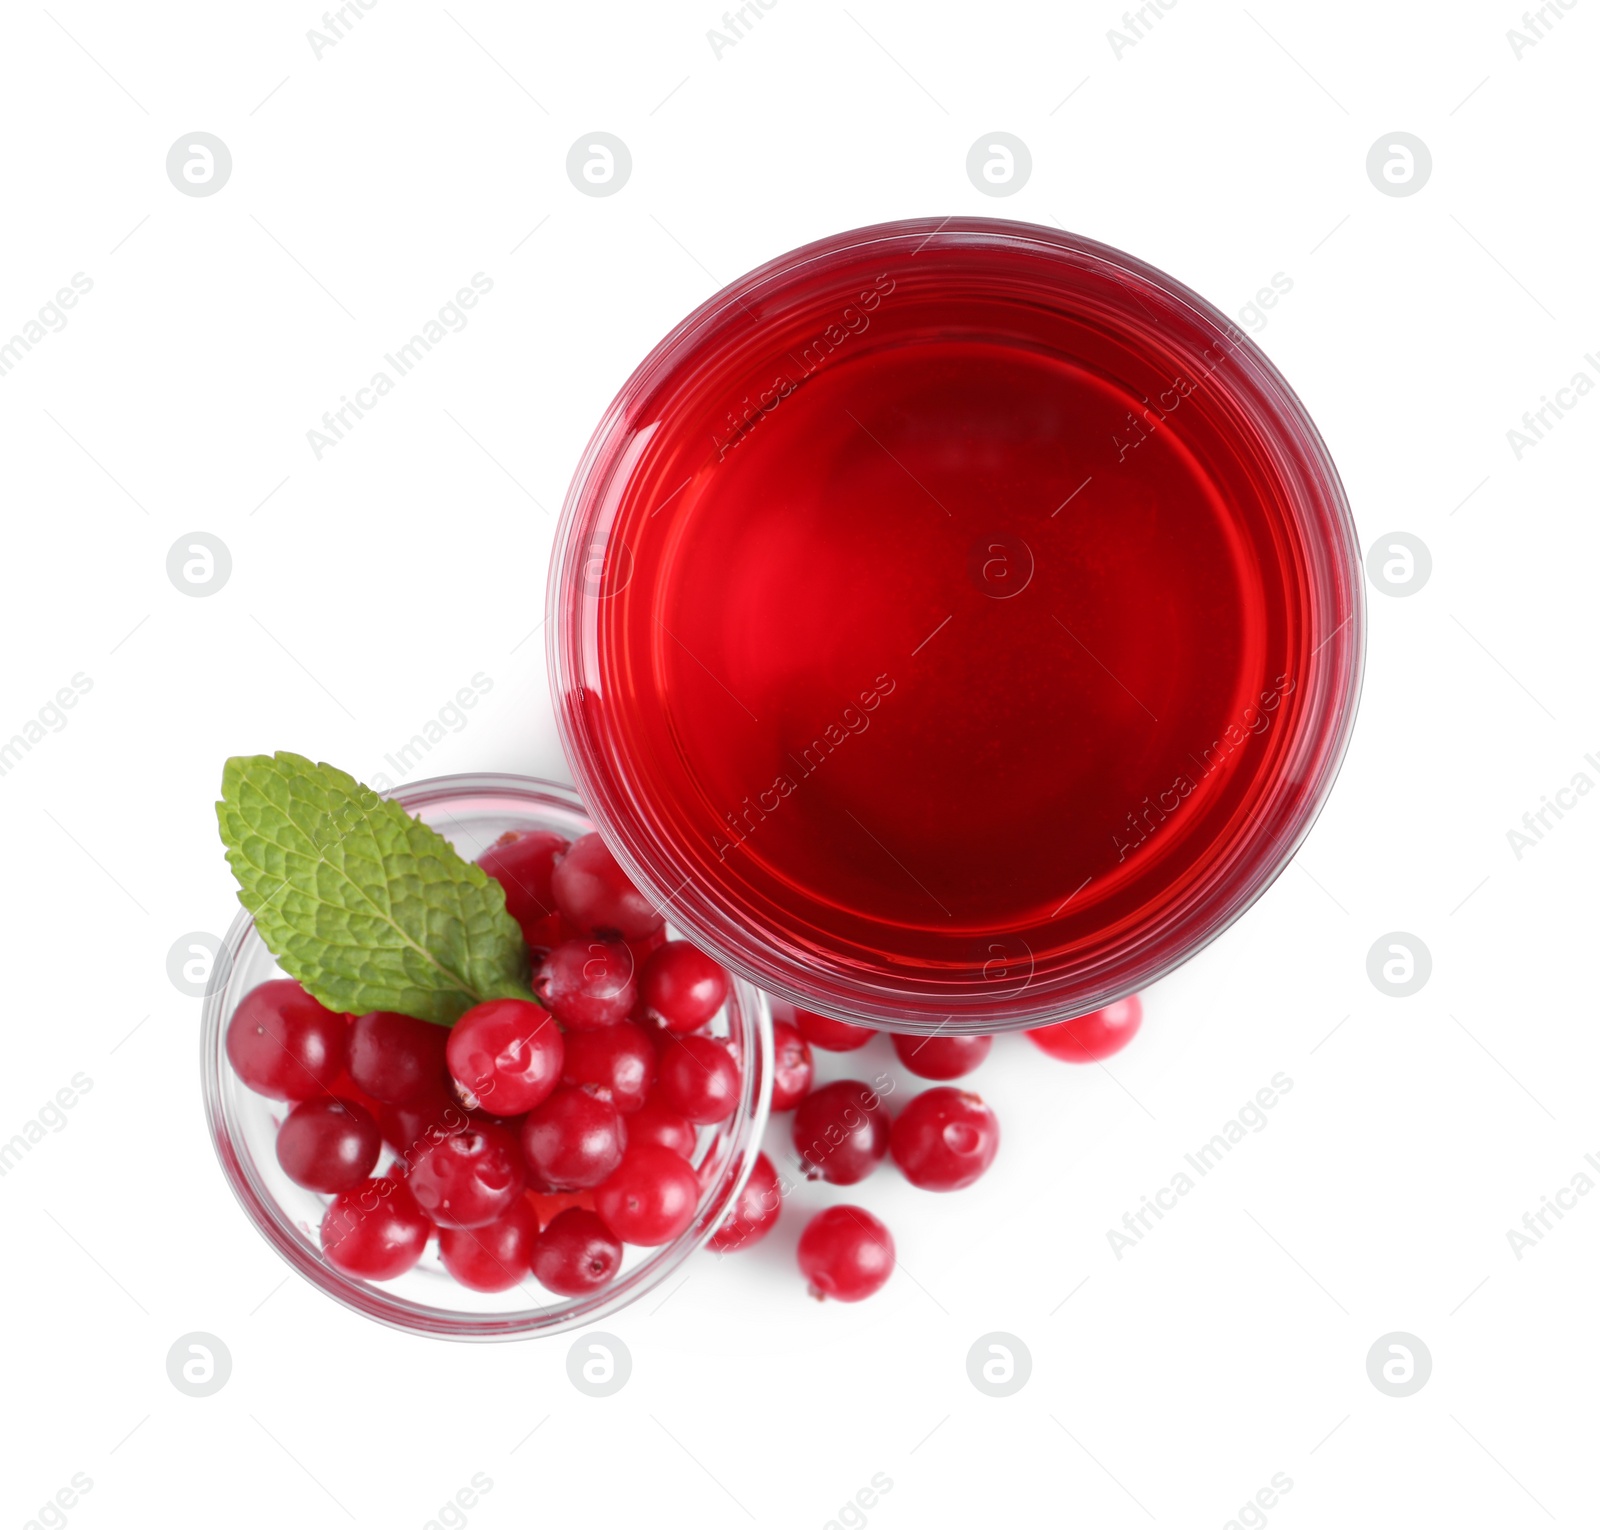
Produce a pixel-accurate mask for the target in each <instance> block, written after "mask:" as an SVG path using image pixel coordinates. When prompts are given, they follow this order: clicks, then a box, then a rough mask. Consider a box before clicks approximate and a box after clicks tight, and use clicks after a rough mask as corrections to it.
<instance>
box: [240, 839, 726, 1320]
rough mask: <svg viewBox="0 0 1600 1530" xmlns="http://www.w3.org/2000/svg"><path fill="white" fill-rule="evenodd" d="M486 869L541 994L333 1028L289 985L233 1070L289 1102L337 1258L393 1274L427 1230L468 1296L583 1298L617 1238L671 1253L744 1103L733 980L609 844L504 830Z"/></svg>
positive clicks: (596, 1282)
mask: <svg viewBox="0 0 1600 1530" xmlns="http://www.w3.org/2000/svg"><path fill="white" fill-rule="evenodd" d="M479 865H481V866H482V868H483V869H484V870H485V871H486V872H488V873H489V875H490V876H492V877H494V878H495V879H496V880H497V881H499V882H500V884H501V886H502V887H503V888H504V890H505V895H506V907H507V909H508V910H509V911H510V913H511V915H512V917H513V918H514V919H515V920H516V921H517V923H518V925H519V926H520V927H521V929H522V932H523V936H524V938H525V939H526V941H527V943H528V946H529V950H530V952H531V956H532V965H533V989H534V992H535V993H537V994H538V996H539V999H540V1001H541V1002H539V1003H537V1004H535V1003H530V1002H528V1001H526V1000H522V999H495V1000H491V1001H489V1002H488V1003H484V1004H479V1005H477V1006H476V1007H475V1008H473V1009H470V1010H468V1011H467V1012H466V1013H465V1014H464V1015H462V1016H461V1018H460V1019H459V1020H458V1021H457V1022H456V1023H455V1025H454V1026H453V1027H450V1028H445V1027H443V1026H438V1025H432V1024H429V1023H428V1022H426V1021H423V1020H416V1019H413V1018H411V1017H410V1016H409V1015H400V1014H392V1013H388V1012H384V1011H378V1012H375V1013H372V1014H366V1015H360V1016H350V1015H341V1014H336V1013H334V1012H333V1011H332V1010H329V1009H326V1008H324V1007H323V1006H322V1005H321V1004H319V1003H318V1002H317V1001H316V1000H315V999H314V998H312V997H311V996H310V994H308V993H307V992H306V991H305V990H304V989H303V988H301V987H300V985H299V984H298V983H296V982H294V981H292V980H290V979H279V980H275V981H272V982H268V983H263V984H261V985H260V986H259V987H258V988H256V989H254V990H253V991H252V992H251V993H249V994H247V995H246V996H245V998H244V1000H243V1002H242V1003H241V1004H240V1005H239V1008H238V1010H237V1011H236V1012H235V1013H234V1015H233V1017H232V1019H231V1020H230V1022H229V1025H228V1034H227V1052H228V1060H229V1062H230V1063H231V1064H232V1066H233V1068H234V1071H235V1072H236V1073H237V1074H238V1075H239V1077H240V1078H241V1079H242V1080H243V1081H244V1082H245V1083H246V1084H247V1085H249V1087H250V1088H252V1089H254V1090H256V1091H257V1092H258V1093H261V1094H264V1095H267V1096H268V1097H269V1098H271V1099H275V1100H283V1101H286V1102H288V1103H289V1105H290V1107H291V1108H290V1109H289V1112H288V1115H287V1116H286V1117H285V1118H284V1120H283V1123H282V1125H281V1126H280V1127H279V1128H278V1135H277V1154H278V1162H279V1164H280V1165H281V1166H282V1168H283V1171H284V1173H285V1174H287V1175H288V1177H289V1178H290V1179H292V1180H293V1181H294V1182H295V1183H296V1184H298V1185H302V1186H304V1187H306V1188H307V1189H310V1190H315V1191H318V1192H320V1193H322V1194H324V1195H326V1196H329V1197H331V1199H330V1201H329V1203H328V1205H327V1208H326V1211H325V1213H324V1215H323V1219H322V1225H321V1240H322V1250H323V1253H324V1255H325V1256H326V1258H327V1259H328V1261H329V1263H331V1264H333V1265H334V1266H335V1267H337V1268H338V1269H340V1270H343V1271H345V1272H346V1273H347V1274H351V1275H358V1276H361V1277H363V1278H365V1279H368V1280H392V1279H394V1278H395V1277H396V1276H398V1275H403V1274H404V1273H405V1272H406V1271H407V1270H409V1269H411V1268H412V1267H413V1266H414V1265H415V1264H416V1263H417V1261H418V1260H419V1259H421V1257H422V1255H423V1253H424V1251H425V1250H426V1248H427V1246H428V1242H429V1239H430V1238H432V1237H433V1236H434V1235H435V1234H437V1235H438V1250H439V1260H440V1262H441V1263H442V1264H443V1266H444V1268H445V1269H446V1270H447V1271H449V1273H450V1274H451V1275H453V1276H454V1277H455V1278H456V1280H458V1281H459V1282H460V1283H461V1284H462V1285H464V1286H469V1287H471V1288H472V1289H474V1290H477V1291H504V1290H508V1289H510V1288H511V1287H513V1286H517V1285H520V1284H523V1283H525V1282H526V1281H528V1279H529V1277H530V1276H531V1277H532V1278H533V1279H535V1280H537V1281H538V1282H539V1283H540V1284H541V1285H543V1286H544V1287H546V1288H547V1289H548V1290H550V1291H553V1292H555V1293H556V1294H558V1295H561V1296H579V1295H583V1294H586V1293H588V1292H590V1291H594V1290H597V1289H599V1288H600V1287H601V1286H604V1285H605V1284H607V1282H609V1281H610V1280H611V1279H613V1277H614V1276H615V1275H616V1273H617V1271H618V1270H619V1269H620V1268H621V1265H622V1252H623V1244H625V1243H631V1244H635V1245H640V1246H644V1247H653V1246H656V1245H659V1244H664V1243H670V1242H672V1241H673V1240H674V1239H675V1238H677V1237H679V1236H680V1235H681V1234H682V1233H683V1232H684V1230H685V1229H686V1228H687V1227H688V1226H689V1224H690V1223H691V1222H692V1221H693V1220H694V1217H695V1213H696V1211H697V1210H698V1208H699V1205H700V1200H701V1195H702V1191H703V1189H704V1188H705V1187H704V1186H703V1185H702V1183H701V1179H700V1175H699V1172H698V1171H697V1170H696V1167H695V1162H694V1160H695V1155H696V1152H697V1150H698V1148H699V1146H700V1128H701V1127H715V1126H718V1125H720V1124H721V1123H723V1122H725V1121H727V1120H728V1119H729V1118H730V1117H731V1116H732V1115H733V1113H734V1111H735V1109H736V1108H737V1107H738V1103H739V1099H740V1095H741V1090H742V1078H741V1073H740V1069H739V1065H738V1063H737V1062H736V1061H735V1058H734V1056H733V1053H732V1052H731V1051H730V1050H729V1047H728V1045H727V1044H726V1043H725V1042H724V1041H722V1040H719V1039H716V1038H715V1037H713V1036H711V1035H708V1034H705V1028H706V1026H707V1025H708V1024H709V1023H710V1022H711V1021H712V1020H713V1019H715V1018H716V1016H717V1015H718V1013H719V1012H720V1011H721V1010H722V1007H723V1004H724V1002H725V1001H726V999H727V996H728V976H727V973H726V972H724V971H723V969H722V968H721V967H719V966H718V965H717V964H716V963H715V962H713V961H712V960H710V958H708V957H706V956H704V955H702V954H701V952H699V951H698V950H696V949H695V948H694V947H693V946H691V945H689V944H687V943H686V942H684V941H680V940H668V939H667V936H666V931H665V928H664V927H663V923H662V918H661V915H660V914H659V913H657V912H656V910H655V909H654V908H653V907H652V906H651V904H650V903H649V902H648V901H647V900H646V899H645V898H644V897H643V896H642V895H641V894H640V893H639V892H638V891H637V889H635V888H634V887H633V885H632V884H631V883H630V882H629V881H628V879H627V878H626V876H624V874H623V872H622V870H621V868H620V867H619V866H618V865H617V863H616V861H615V860H614V859H613V858H612V856H611V854H610V852H609V851H607V850H606V848H605V846H604V844H603V843H602V842H601V840H600V838H599V836H598V835H594V834H587V835H584V836H583V837H582V838H580V839H578V840H576V841H575V842H572V843H569V842H568V841H567V840H565V839H563V838H562V837H561V836H560V835H557V834H549V833H542V832H540V833H529V834H508V835H506V836H504V837H503V838H502V839H501V840H500V841H498V842H497V843H496V844H495V845H494V846H493V848H492V849H490V850H489V851H488V852H487V853H486V854H485V855H484V856H482V857H481V859H480V861H479ZM386 1150H387V1155H386ZM385 1156H387V1157H388V1162H387V1164H386V1166H385V1167H384V1168H383V1169H382V1170H381V1171H380V1169H379V1163H380V1160H381V1159H383V1158H385Z"/></svg>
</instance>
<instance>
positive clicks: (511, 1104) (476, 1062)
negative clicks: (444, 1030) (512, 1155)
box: [444, 999, 565, 1116]
mask: <svg viewBox="0 0 1600 1530" xmlns="http://www.w3.org/2000/svg"><path fill="white" fill-rule="evenodd" d="M564 1054H565V1048H564V1047H563V1045H562V1041H561V1031H560V1029H559V1028H558V1027H557V1025H556V1023H555V1021H554V1020H553V1019H551V1017H550V1012H549V1011H548V1010H546V1009H542V1008H540V1006H539V1005H537V1004H530V1003H528V1002H527V1001H526V1000H525V999H491V1000H490V1001H489V1002H488V1003H487V1004H478V1005H474V1006H473V1008H471V1009H469V1010H468V1011H467V1012H466V1014H464V1015H463V1016H462V1017H461V1018H460V1019H459V1020H457V1021H456V1023H455V1025H454V1027H453V1028H452V1029H451V1031H450V1035H449V1039H448V1040H447V1041H446V1043H445V1049H444V1055H445V1062H446V1063H447V1064H448V1065H449V1068H450V1076H451V1077H452V1078H453V1079H455V1081H456V1083H458V1084H459V1085H460V1086H461V1087H462V1088H463V1089H464V1090H466V1091H467V1092H468V1093H469V1094H470V1095H471V1096H472V1097H473V1099H475V1100H476V1101H477V1102H478V1104H479V1105H480V1106H482V1107H483V1109H485V1110H491V1111H493V1112H494V1113H495V1115H497V1116H520V1115H522V1114H523V1113H524V1112H526V1111H530V1110H532V1109H533V1107H534V1106H535V1105H537V1104H539V1103H540V1102H541V1101H542V1100H546V1099H548V1098H549V1096H550V1093H551V1091H552V1090H553V1089H554V1088H555V1087H556V1085H557V1084H558V1083H560V1082H561V1064H562V1060H563V1057H564Z"/></svg>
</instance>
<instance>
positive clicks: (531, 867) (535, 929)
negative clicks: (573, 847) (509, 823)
mask: <svg viewBox="0 0 1600 1530" xmlns="http://www.w3.org/2000/svg"><path fill="white" fill-rule="evenodd" d="M566 849H567V841H566V840H564V839H563V838H562V837H561V836H560V835H559V834H551V833H548V832H546V831H545V830H542V829H535V830H533V831H531V832H530V833H527V834H513V835H508V836H504V837H502V838H501V839H500V840H499V841H498V842H497V843H496V844H493V845H491V846H490V847H489V848H488V849H487V850H485V851H484V853H483V854H482V855H480V856H479V857H478V864H479V865H480V866H481V867H483V869H484V870H485V871H487V872H488V873H489V875H490V876H492V877H493V878H494V879H495V881H497V882H498V883H499V884H500V885H501V886H502V887H503V888H505V892H506V912H507V913H508V914H510V915H511V917H512V918H513V919H515V920H516V921H517V923H518V924H519V925H521V927H522V938H523V939H524V940H526V941H527V943H528V944H529V945H530V946H538V945H539V944H541V942H540V940H538V939H536V938H535V937H536V936H539V935H542V934H543V933H544V932H543V930H542V928H541V926H542V924H543V921H544V920H546V919H548V918H549V917H550V916H551V915H552V914H554V913H555V909H556V903H555V898H554V896H553V895H552V894H551V891H550V873H551V872H552V871H553V870H554V869H555V864H556V861H557V860H558V859H560V857H561V856H562V855H563V854H564V853H565V852H566ZM544 943H545V944H548V943H549V942H544Z"/></svg>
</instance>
